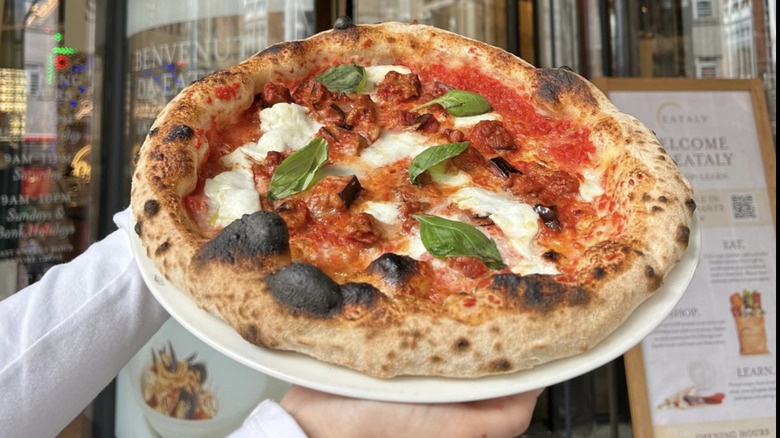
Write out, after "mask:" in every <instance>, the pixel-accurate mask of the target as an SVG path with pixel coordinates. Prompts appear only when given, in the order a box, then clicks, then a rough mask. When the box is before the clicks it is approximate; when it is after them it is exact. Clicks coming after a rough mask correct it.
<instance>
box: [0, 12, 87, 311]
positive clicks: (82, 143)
mask: <svg viewBox="0 0 780 438" xmlns="http://www.w3.org/2000/svg"><path fill="white" fill-rule="evenodd" d="M91 3H92V2H70V3H68V4H65V2H61V1H57V0H39V1H21V0H6V1H4V2H3V3H2V6H0V15H1V16H2V23H3V24H2V26H3V27H2V32H1V33H0V47H1V48H2V51H1V52H0V274H1V275H0V278H2V280H0V299H2V298H4V297H6V296H8V295H10V294H12V293H14V292H16V291H17V290H19V289H21V288H23V287H25V286H27V285H28V284H30V283H33V282H35V281H37V280H38V279H39V278H40V277H41V276H42V275H43V274H44V273H45V272H46V271H47V270H48V269H49V268H50V267H51V266H53V265H56V264H59V263H63V262H66V261H68V260H70V259H72V258H73V257H75V256H76V255H77V254H79V253H80V252H81V251H83V250H84V249H85V248H86V247H87V245H88V243H89V241H90V239H91V238H92V237H93V235H94V229H95V225H96V224H95V223H94V221H90V220H89V215H90V211H91V210H93V208H94V207H93V205H92V201H91V196H90V190H91V187H92V186H91V182H92V181H91V177H92V160H91V157H92V148H93V145H94V144H97V141H98V140H99V139H98V138H95V136H94V135H93V131H92V129H93V124H94V123H95V117H93V116H94V115H93V111H92V96H93V89H94V85H95V82H96V80H97V79H99V72H98V73H96V72H95V69H94V66H93V62H92V61H93V53H94V40H93V38H92V35H93V34H94V15H93V14H91V13H90V8H89V7H88V5H89V4H91Z"/></svg>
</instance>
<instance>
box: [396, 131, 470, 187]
mask: <svg viewBox="0 0 780 438" xmlns="http://www.w3.org/2000/svg"><path fill="white" fill-rule="evenodd" d="M467 147H469V142H467V141H464V142H460V143H447V144H442V145H439V146H433V147H429V148H428V149H426V150H424V151H422V152H421V153H420V154H419V155H417V156H416V157H414V159H413V160H412V162H411V163H409V170H408V173H409V180H411V181H412V184H415V185H420V182H419V181H417V177H418V176H420V175H422V173H423V172H425V171H426V170H428V169H430V168H431V167H433V166H435V165H437V164H439V163H441V162H442V161H444V160H446V159H448V158H452V157H455V156H457V155H460V153H461V152H463V151H465V150H466V148H467Z"/></svg>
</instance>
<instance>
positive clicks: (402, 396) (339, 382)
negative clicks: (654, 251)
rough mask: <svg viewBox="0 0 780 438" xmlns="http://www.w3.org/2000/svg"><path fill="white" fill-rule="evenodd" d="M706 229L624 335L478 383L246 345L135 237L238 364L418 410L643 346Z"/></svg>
mask: <svg viewBox="0 0 780 438" xmlns="http://www.w3.org/2000/svg"><path fill="white" fill-rule="evenodd" d="M700 228H701V225H700V223H699V219H698V216H697V215H695V214H694V217H693V220H692V222H691V226H690V229H691V233H690V237H689V241H688V248H686V250H685V252H684V253H683V254H682V256H681V258H680V260H679V261H678V263H677V264H676V265H675V266H674V268H673V269H672V270H671V271H670V272H669V273H668V274H667V276H666V277H665V278H664V280H663V284H662V285H661V287H660V288H659V289H658V290H657V291H656V292H655V293H654V294H653V295H652V296H651V297H650V298H648V299H647V300H645V301H644V302H643V303H642V304H640V305H639V306H638V307H637V308H636V309H634V311H633V312H632V314H631V315H629V317H628V318H627V319H626V321H624V322H623V323H622V324H621V325H620V326H619V327H618V328H617V329H615V330H614V331H613V332H612V333H611V334H609V335H608V336H607V337H606V338H604V339H603V340H602V341H601V342H599V343H598V344H596V345H595V346H594V347H593V348H591V349H590V350H588V351H586V352H584V353H581V354H577V355H573V356H569V357H566V358H562V359H557V360H555V361H551V362H547V363H544V364H541V365H538V366H536V367H534V368H532V369H530V370H523V371H516V372H513V373H509V374H500V375H493V376H483V377H477V378H452V377H439V376H399V377H393V378H390V379H380V378H375V377H371V376H368V375H366V374H363V373H360V372H358V371H354V370H351V369H348V368H346V367H343V366H340V365H335V364H331V363H327V362H322V361H320V360H318V359H315V358H313V357H311V356H307V355H304V354H302V353H297V352H291V351H279V350H271V349H267V348H264V347H260V346H256V345H254V344H251V343H250V342H248V341H246V340H245V339H243V338H242V337H241V336H240V335H239V334H238V332H237V331H235V330H234V329H233V328H232V327H231V326H230V325H229V324H227V323H226V322H225V321H223V320H222V319H220V318H218V317H217V316H215V315H212V314H210V313H208V312H207V311H206V310H204V309H201V308H200V307H198V305H197V304H196V303H195V301H194V299H193V298H192V297H190V295H189V294H187V293H185V292H183V291H181V290H179V289H178V288H176V287H175V286H174V285H173V284H171V283H170V282H169V281H168V280H166V279H165V278H164V276H163V275H162V274H161V273H160V272H159V270H157V268H156V267H155V266H154V263H153V262H152V261H151V259H149V257H148V256H147V254H146V249H145V248H144V247H143V245H142V243H141V240H140V238H139V237H138V236H137V235H136V234H134V233H128V234H129V237H130V244H131V245H130V246H131V248H132V251H133V254H134V256H135V260H136V265H137V266H138V268H139V271H140V272H141V276H142V277H143V279H144V282H145V283H146V285H147V287H148V289H149V290H150V291H151V293H152V295H153V296H154V297H155V299H157V301H158V302H159V303H160V305H162V307H163V308H164V309H165V310H166V311H167V312H168V313H169V314H170V315H171V317H173V318H174V319H176V320H177V321H178V322H179V324H181V325H182V326H183V327H184V328H185V329H186V330H187V331H189V332H190V333H192V334H193V335H194V336H196V337H197V338H199V339H200V340H201V341H203V342H205V343H206V344H208V345H209V346H211V347H212V348H214V349H215V350H217V351H218V352H220V353H222V354H224V355H225V356H227V357H230V358H232V359H233V360H235V361H237V362H239V363H242V364H244V365H246V366H248V367H251V368H253V369H255V370H257V371H260V372H262V373H265V374H267V375H269V376H271V377H274V378H277V379H279V380H283V381H286V382H288V383H291V384H296V385H300V386H304V387H307V388H311V389H315V390H319V391H323V392H328V393H332V394H337V395H341V396H346V397H357V398H363V399H371V400H379V401H389V402H414V403H442V402H465V401H474V400H482V399H488V398H495V397H500V396H505V395H511V394H516V393H520V392H525V391H530V390H534V389H538V388H544V387H547V386H550V385H554V384H557V383H561V382H563V381H566V380H569V379H572V378H574V377H577V376H579V375H582V374H585V373H587V372H589V371H592V370H594V369H596V368H598V367H600V366H602V365H604V364H606V363H607V362H609V361H611V360H613V359H615V358H617V357H618V356H620V355H622V354H624V353H625V352H626V351H628V350H630V349H631V348H633V347H634V346H636V345H638V344H640V343H641V342H642V340H643V339H644V338H645V337H646V336H647V335H649V334H650V333H651V332H652V331H653V330H654V329H655V328H656V327H657V326H658V325H660V324H661V323H662V322H663V320H664V319H666V317H667V316H668V315H669V313H670V312H671V311H672V310H673V309H674V307H675V306H676V305H677V303H678V302H679V301H680V299H682V297H683V295H684V294H685V292H686V290H687V289H688V286H689V285H690V282H691V281H692V279H693V276H694V272H695V271H696V268H697V265H698V259H699V254H700V251H701V229H700Z"/></svg>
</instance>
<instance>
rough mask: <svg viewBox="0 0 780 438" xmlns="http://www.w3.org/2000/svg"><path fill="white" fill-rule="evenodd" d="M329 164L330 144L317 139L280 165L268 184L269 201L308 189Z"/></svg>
mask: <svg viewBox="0 0 780 438" xmlns="http://www.w3.org/2000/svg"><path fill="white" fill-rule="evenodd" d="M327 162H328V142H327V141H325V140H324V139H322V138H315V139H314V140H312V141H311V143H309V144H308V145H306V146H304V147H303V148H301V149H300V150H298V151H297V152H295V153H293V154H292V155H290V156H289V157H287V158H285V159H284V161H282V162H281V163H280V164H279V167H277V168H276V172H274V174H273V176H271V182H269V183H268V195H267V196H268V199H282V198H286V197H288V196H290V195H293V194H295V193H298V192H302V191H304V190H306V189H308V188H309V187H311V186H312V185H313V184H314V182H316V181H315V180H314V178H315V175H316V173H317V171H318V170H320V168H322V166H324V165H325V163H327Z"/></svg>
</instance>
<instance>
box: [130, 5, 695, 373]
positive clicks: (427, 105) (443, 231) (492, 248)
mask: <svg viewBox="0 0 780 438" xmlns="http://www.w3.org/2000/svg"><path fill="white" fill-rule="evenodd" d="M692 195H693V194H692V189H691V185H690V184H689V183H688V182H687V181H686V179H685V178H684V177H683V175H682V174H681V173H680V171H679V170H678V168H677V166H676V164H675V163H674V162H673V160H672V159H671V158H670V156H669V155H667V153H666V152H665V151H664V149H663V148H662V147H661V146H660V144H659V142H658V141H657V139H656V138H655V136H654V134H653V133H652V132H651V131H650V130H648V129H647V128H646V127H645V126H643V125H642V124H640V123H639V122H638V121H637V120H635V119H634V118H632V117H630V116H628V115H626V114H623V113H621V112H619V111H618V110H617V109H616V108H615V107H614V106H613V105H612V104H611V103H610V102H609V101H608V100H607V98H606V97H605V96H604V95H603V94H602V93H601V92H600V91H598V90H597V89H596V88H595V87H594V86H593V85H592V84H590V83H589V82H588V81H586V80H585V79H583V78H582V77H580V76H578V75H577V74H576V73H574V72H572V71H570V70H569V69H565V68H535V67H533V66H531V65H529V64H528V63H527V62H525V61H523V60H521V59H519V58H517V57H515V56H513V55H511V54H509V53H507V52H505V51H503V50H501V49H499V48H496V47H492V46H489V45H487V44H484V43H482V42H478V41H474V40H471V39H468V38H465V37H462V36H459V35H456V34H453V33H450V32H447V31H444V30H440V29H436V28H433V27H429V26H425V25H421V24H417V23H382V24H375V25H353V24H352V23H351V22H350V21H349V20H344V19H340V20H339V21H337V23H336V26H335V27H334V29H332V30H329V31H326V32H322V33H320V34H317V35H315V36H312V37H310V38H308V39H305V40H299V41H289V42H283V43H279V44H276V45H273V46H270V47H268V48H267V49H265V50H263V51H261V52H259V53H257V54H256V55H255V56H253V57H251V58H250V59H247V60H245V61H244V62H242V63H240V64H238V65H236V66H233V67H231V68H228V69H226V70H224V71H220V72H217V73H213V74H211V75H209V76H206V77H204V78H203V79H200V80H198V81H196V82H194V83H192V84H190V85H189V86H188V87H187V88H185V89H184V90H183V91H182V92H181V93H180V94H179V95H178V96H177V97H175V98H174V99H173V100H172V101H171V102H170V103H169V104H168V105H167V106H166V107H165V108H164V110H162V111H161V113H160V114H159V116H158V118H157V119H156V121H155V122H154V124H153V126H152V128H151V130H150V132H149V133H148V136H147V138H146V140H145V142H144V144H143V145H142V147H141V149H140V151H139V154H138V156H137V162H136V166H135V170H134V174H133V180H132V194H131V198H132V199H131V204H132V211H133V215H134V218H135V220H136V226H135V231H136V233H137V234H138V236H139V238H140V240H141V242H142V244H143V245H144V247H145V248H146V252H147V254H148V256H149V258H151V260H152V261H153V262H154V264H155V266H156V267H157V268H158V269H159V270H160V272H161V273H162V274H164V276H165V277H166V278H167V279H168V281H170V282H171V283H172V284H173V285H175V286H176V287H177V288H179V289H181V291H182V292H183V293H186V294H188V295H189V296H191V297H192V299H193V300H194V301H195V302H196V303H197V304H198V305H199V306H200V307H201V308H202V309H204V310H205V311H207V312H209V313H211V314H213V315H216V316H217V317H219V318H221V319H222V320H224V321H225V322H226V323H227V324H229V325H230V326H231V327H233V328H234V329H235V330H236V331H237V332H238V333H239V334H240V335H241V336H242V337H243V338H244V339H245V340H246V341H248V342H250V343H252V344H255V345H257V346H259V347H260V348H268V349H275V350H288V351H295V352H299V353H302V354H305V355H309V356H312V357H314V358H317V359H318V360H321V361H325V362H328V363H333V364H338V365H342V366H344V367H347V368H350V369H353V370H356V371H359V372H361V373H365V374H368V375H371V376H376V377H381V378H389V377H393V376H399V375H416V376H448V377H457V378H472V377H479V376H485V375H492V374H500V373H510V372H514V371H518V370H524V369H529V368H532V367H534V366H537V365H540V364H543V363H546V362H549V361H553V360H556V359H560V358H564V357H569V356H572V355H577V354H580V353H583V352H586V351H588V350H589V349H591V348H593V347H594V346H595V345H596V344H598V343H599V342H600V341H601V340H602V339H604V338H605V337H606V336H607V335H609V334H610V333H611V332H613V331H614V330H615V329H616V328H618V327H619V326H620V325H621V324H622V323H623V322H624V321H625V320H626V319H627V318H628V317H630V315H631V313H632V312H633V311H634V309H635V308H636V307H637V306H638V305H639V304H641V303H642V302H643V301H644V300H646V299H647V298H648V297H650V296H652V295H653V293H654V292H655V291H656V290H658V289H659V287H660V286H661V285H662V283H663V281H664V277H665V276H666V274H667V273H668V272H669V271H670V270H671V269H672V268H673V267H674V266H675V264H676V263H677V262H678V261H679V259H680V257H681V256H682V254H683V252H684V251H685V249H686V247H687V245H688V240H689V234H690V226H691V225H690V224H691V221H692V216H693V212H694V209H695V203H694V201H693V198H692Z"/></svg>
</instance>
